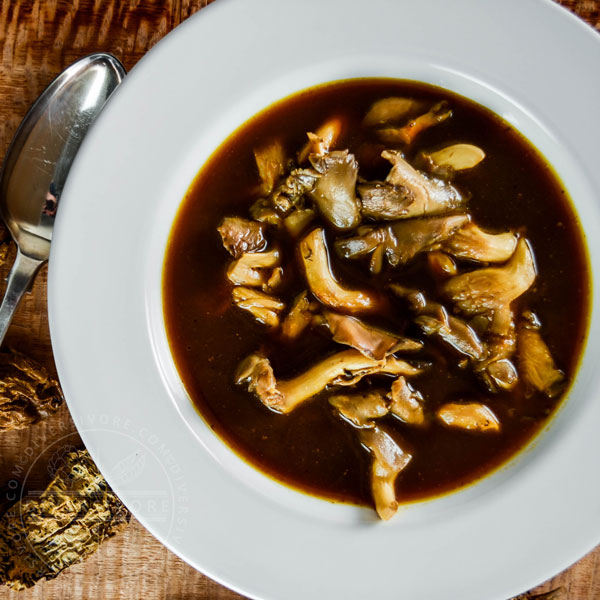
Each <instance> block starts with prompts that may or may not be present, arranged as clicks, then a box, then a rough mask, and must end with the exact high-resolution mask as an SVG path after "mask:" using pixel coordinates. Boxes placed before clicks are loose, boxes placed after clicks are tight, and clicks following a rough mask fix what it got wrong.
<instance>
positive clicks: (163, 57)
mask: <svg viewBox="0 0 600 600" xmlns="http://www.w3.org/2000/svg"><path fill="white" fill-rule="evenodd" d="M598 64H600V38H599V37H598V36H597V34H596V33H594V32H593V30H592V29H591V28H588V27H586V26H584V25H583V24H582V23H581V22H580V21H578V20H577V19H576V18H574V17H573V16H572V15H570V14H569V13H567V12H566V11H564V10H563V9H561V8H559V7H558V6H556V5H554V4H553V3H551V2H550V1H548V0H531V1H530V2H526V3H525V2H522V1H519V0H505V1H503V2H482V1H481V0H454V1H453V2H451V3H447V2H444V1H443V0H433V1H429V2H427V3H424V2H422V3H417V2H412V1H409V0H402V1H396V2H392V1H390V0H371V1H370V2H369V3H358V2H354V1H351V0H326V1H324V0H321V1H318V0H307V1H305V2H303V3H301V4H298V3H291V2H282V1H281V0H254V1H253V2H251V3H250V2H244V1H243V0H219V1H218V2H216V3H215V4H212V5H210V6H209V7H208V8H206V9H204V10H202V11H201V13H200V14H198V15H197V16H195V17H192V18H191V19H189V20H188V21H186V22H185V23H184V24H183V25H182V26H180V27H179V28H177V30H176V31H175V32H174V33H172V34H170V35H169V36H167V38H166V39H165V40H164V41H162V42H160V43H159V44H158V45H157V47H156V48H155V49H153V50H152V51H151V52H150V53H149V54H148V56H147V57H145V58H144V59H143V60H142V61H141V63H140V64H139V66H137V67H136V68H135V69H134V70H133V72H132V73H131V74H130V75H129V76H128V77H127V79H126V81H125V83H124V84H123V85H122V87H121V88H120V89H119V90H118V91H117V93H116V94H115V95H114V97H113V98H112V99H111V101H110V102H109V104H108V106H107V108H106V109H105V111H104V112H103V114H102V115H101V117H100V118H99V120H98V121H97V123H96V124H95V125H94V127H93V129H92V131H91V132H90V134H89V136H88V138H87V139H86V140H85V143H84V145H83V147H82V149H81V151H80V154H79V155H78V157H77V160H76V162H75V165H74V166H73V169H72V171H71V174H70V176H69V180H68V182H67V186H66V188H65V191H64V193H63V196H62V198H61V207H60V211H59V215H58V219H57V224H56V230H55V236H54V240H53V245H52V256H51V262H50V273H49V309H50V325H51V333H52V341H53V347H54V352H55V358H56V363H57V367H58V371H59V375H60V380H61V383H62V386H63V389H64V392H65V395H66V398H67V402H68V405H69V408H70V411H71V414H72V415H73V419H74V420H75V423H76V425H77V427H78V429H79V431H80V433H81V435H82V438H83V440H84V442H85V444H86V446H87V447H88V449H89V450H90V452H91V454H92V456H93V457H94V459H95V460H96V462H97V463H98V466H99V467H100V469H101V470H102V472H103V473H104V474H105V476H106V478H107V480H108V482H109V483H110V484H111V485H112V486H113V488H114V489H115V491H116V492H117V494H118V495H119V496H120V497H121V499H122V500H123V501H124V502H125V504H126V505H127V506H128V507H129V508H130V509H131V510H132V512H133V513H134V515H135V516H136V518H137V519H138V520H140V521H141V522H142V523H143V524H144V525H145V526H146V527H147V528H148V529H149V530H150V531H151V532H152V533H153V534H154V535H155V536H156V537H157V538H158V539H160V540H161V541H162V542H163V543H164V544H166V545H167V546H168V547H169V548H171V549H172V550H173V551H174V552H176V553H177V554H178V555H179V556H181V557H182V558H183V559H184V560H186V561H187V562H188V563H190V564H191V565H193V566H195V567H196V568H198V569H200V570H201V571H203V572H205V573H206V574H207V575H209V576H211V577H212V578H214V579H216V580H217V581H219V582H221V583H223V584H225V585H227V586H229V587H231V588H233V589H235V590H237V591H239V592H241V593H244V594H246V595H248V596H251V597H254V598H264V599H275V598H285V599H286V600H294V599H296V598H297V599H305V598H328V599H335V598H344V599H345V600H351V599H354V598H356V599H359V598H360V599H361V600H362V599H364V598H399V597H405V598H410V599H411V600H418V599H420V598H422V599H427V600H436V599H440V600H441V599H443V600H447V599H448V598H459V597H460V598H461V600H483V599H486V600H487V599H489V600H493V599H497V600H505V599H506V598H507V597H509V596H512V595H515V594H517V593H519V592H521V591H523V590H525V589H528V588H530V587H533V586H534V585H536V584H538V583H540V582H541V581H543V580H545V579H546V578H548V577H550V576H552V575H553V574H555V573H556V572H558V571H560V570H561V569H563V568H565V567H566V566H568V565H569V564H570V563H572V562H574V561H575V560H577V559H578V558H580V557H581V556H582V555H583V554H584V553H586V552H587V551H589V550H590V549H592V548H593V547H594V546H595V545H596V543H598V541H600V511H599V510H598V507H599V506H600V481H599V480H598V477H597V472H598V468H597V461H598V458H599V456H600V436H598V435H597V424H598V423H600V403H599V402H597V399H596V394H597V390H598V389H599V387H600V370H598V369H597V368H596V362H597V360H596V359H595V356H596V355H597V353H598V351H599V345H600V336H599V335H598V334H599V330H600V319H599V317H598V304H599V301H598V299H597V298H596V297H595V296H594V298H593V307H592V321H591V325H590V334H589V339H588V342H587V348H586V351H585V357H584V360H583V363H582V365H581V367H580V369H579V373H578V375H577V378H576V382H575V385H574V387H573V388H572V390H571V392H570V394H569V396H568V400H567V401H566V402H565V403H564V405H563V407H562V408H561V410H560V411H559V412H558V414H557V416H556V417H555V418H554V419H553V420H552V422H551V423H550V424H549V426H548V427H547V428H546V430H545V431H544V432H543V433H542V434H541V435H540V436H539V437H538V439H537V440H536V441H535V443H534V444H532V445H530V448H529V449H528V450H527V451H525V452H523V453H521V454H520V455H519V456H518V457H517V458H516V459H514V460H513V461H511V462H510V463H509V464H508V465H507V466H505V467H504V468H503V469H501V470H499V471H497V472H495V473H494V474H492V475H491V476H489V477H487V478H485V479H484V480H482V481H481V482H479V483H477V484H476V485H473V486H471V487H468V488H466V489H463V490H460V491H458V492H456V493H454V494H451V495H448V496H445V497H442V498H438V499H435V500H432V501H429V502H423V503H417V504H414V505H410V506H407V507H406V508H404V509H403V510H402V511H401V512H400V514H399V515H398V516H397V517H396V518H395V519H394V520H393V521H391V522H389V523H378V522H375V520H374V518H373V517H372V515H371V511H370V510H367V509H361V508H357V507H353V506H347V505H341V504H333V503H330V502H326V501H323V500H319V499H316V498H312V497H310V496H307V495H304V494H302V493H299V492H296V491H293V490H291V489H289V488H287V487H285V486H283V485H280V484H278V483H276V482H275V481H273V480H272V479H270V478H268V477H267V476H265V475H263V474H262V473H260V472H258V471H256V470H255V469H253V468H252V467H250V466H249V465H248V464H246V463H245V462H244V461H242V460H241V459H240V458H238V456H237V455H235V454H234V453H233V452H232V451H231V450H230V449H229V448H228V447H227V446H226V445H225V444H224V443H223V442H222V441H221V440H220V439H219V438H217V437H216V436H215V435H214V433H213V432H212V431H211V430H210V428H209V427H207V425H206V424H205V423H204V421H203V420H202V419H201V418H200V417H199V416H198V414H197V412H196V411H195V409H194V408H193V406H192V404H191V402H190V400H189V398H188V396H187V394H186V392H185V389H184V388H183V386H182V383H181V381H180V379H179V376H178V374H177V371H176V369H175V366H174V363H173V359H172V357H171V354H170V352H169V348H168V345H167V341H166V335H165V327H164V321H163V313H162V298H161V276H162V263H163V258H164V252H165V245H166V241H167V237H168V234H169V231H170V228H171V226H172V223H173V219H174V217H175V213H176V211H177V209H178V207H179V205H180V203H181V201H182V199H183V196H184V194H185V192H186V190H187V188H188V187H189V185H190V183H191V181H192V179H193V178H194V176H195V174H196V173H197V171H198V170H199V168H200V167H201V165H202V164H203V162H204V161H205V160H206V159H207V158H208V157H209V156H210V154H211V153H212V152H213V151H214V150H215V148H216V147H218V146H219V144H220V143H221V142H222V141H223V140H224V139H225V138H226V137H227V136H228V134H229V133H231V132H232V131H233V130H234V129H236V128H237V127H238V126H239V125H240V124H241V123H243V122H244V121H246V120H247V119H248V118H249V117H251V116H252V115H254V114H255V113H256V112H258V111H259V110H261V109H262V108H264V107H266V106H268V105H270V104H272V103H273V102H274V101H275V100H277V99H280V98H282V97H285V96H287V95H289V94H290V93H292V92H295V91H298V90H301V89H304V88H306V87H309V86H312V85H314V84H317V83H322V82H326V81H332V80H339V79H345V78H352V77H365V76H385V77H398V78H403V79H415V80H420V81H425V82H428V83H432V84H435V85H439V86H442V87H445V88H448V89H450V90H452V91H454V92H457V93H459V94H462V95H464V96H467V97H469V98H471V99H473V100H476V101H478V102H480V103H481V104H484V105H486V106H488V107H489V108H491V109H492V110H494V111H495V112H496V113H498V114H500V115H501V116H502V117H503V118H504V119H506V120H507V121H508V122H510V123H511V124H513V125H514V126H515V127H516V128H517V129H518V130H520V131H521V132H522V133H523V134H524V135H525V136H526V137H527V138H528V139H529V140H531V141H532V142H533V143H534V145H535V146H537V148H538V149H539V150H540V151H541V152H542V154H543V155H544V156H545V157H546V159H547V160H548V161H549V162H550V163H551V164H552V165H553V166H554V168H555V170H556V172H557V173H558V175H559V177H560V178H561V179H562V181H563V182H564V184H565V186H566V188H567V189H568V190H569V193H570V195H571V197H572V198H573V201H574V203H575V205H576V208H577V212H578V214H579V217H580V219H581V221H582V223H583V228H584V230H585V232H586V235H587V245H588V249H589V255H590V259H591V265H592V272H593V273H594V274H596V273H598V272H600V240H599V239H598V236H597V235H595V233H596V232H597V231H599V230H600V202H599V200H598V199H599V198H600V170H599V169H598V164H597V157H598V140H599V139H600V121H599V120H598V118H597V111H598V106H600V79H599V78H598V76H597V66H598ZM594 289H595V288H594ZM565 335H568V332H565Z"/></svg>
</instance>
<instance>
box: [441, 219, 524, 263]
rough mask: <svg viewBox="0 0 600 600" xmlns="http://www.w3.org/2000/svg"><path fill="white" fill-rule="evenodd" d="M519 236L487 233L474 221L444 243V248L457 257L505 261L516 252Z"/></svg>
mask: <svg viewBox="0 0 600 600" xmlns="http://www.w3.org/2000/svg"><path fill="white" fill-rule="evenodd" d="M517 242H518V237H517V235H516V234H514V233H512V232H510V231H507V232H505V233H498V234H493V233H487V232H485V231H483V230H482V229H480V228H479V227H477V225H475V224H474V223H467V224H465V225H464V227H462V228H461V229H459V230H458V231H457V232H456V233H455V234H454V235H453V236H451V237H450V238H448V239H446V240H445V241H444V242H443V243H442V250H444V251H446V252H448V254H452V255H453V256H456V257H457V258H467V259H470V260H477V261H481V262H493V263H496V262H505V261H507V260H508V259H509V258H510V257H511V256H512V255H513V253H514V251H515V248H516V247H517Z"/></svg>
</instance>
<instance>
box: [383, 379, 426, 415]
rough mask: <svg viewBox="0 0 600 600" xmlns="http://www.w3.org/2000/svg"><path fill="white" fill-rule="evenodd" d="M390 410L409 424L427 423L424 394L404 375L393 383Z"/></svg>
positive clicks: (390, 394)
mask: <svg viewBox="0 0 600 600" xmlns="http://www.w3.org/2000/svg"><path fill="white" fill-rule="evenodd" d="M389 398H390V400H391V404H390V411H391V413H392V414H393V415H394V416H396V417H398V418H399V419H400V420H401V421H403V422H404V423H407V424H408V425H417V426H421V425H424V424H425V402H424V399H423V395H422V394H421V393H420V392H417V391H416V390H415V389H413V387H412V386H411V385H410V383H408V381H406V379H405V378H404V377H398V378H397V379H396V380H395V381H394V383H392V389H391V391H390V393H389Z"/></svg>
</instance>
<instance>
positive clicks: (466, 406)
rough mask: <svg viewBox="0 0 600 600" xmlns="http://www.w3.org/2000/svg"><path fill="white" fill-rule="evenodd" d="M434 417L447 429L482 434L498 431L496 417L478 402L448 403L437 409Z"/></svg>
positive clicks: (498, 423)
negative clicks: (451, 428)
mask: <svg viewBox="0 0 600 600" xmlns="http://www.w3.org/2000/svg"><path fill="white" fill-rule="evenodd" d="M436 416H437V418H438V420H439V421H440V422H441V423H443V424H444V425H446V426H447V427H453V428H456V429H464V430H465V431H480V432H482V433H488V432H493V433H497V432H498V431H500V421H499V420H498V417H497V416H496V415H495V414H494V413H493V412H492V410H491V409H490V408H489V407H487V406H486V405H485V404H481V403H480V402H448V403H447V404H444V405H443V406H440V408H438V410H437V412H436Z"/></svg>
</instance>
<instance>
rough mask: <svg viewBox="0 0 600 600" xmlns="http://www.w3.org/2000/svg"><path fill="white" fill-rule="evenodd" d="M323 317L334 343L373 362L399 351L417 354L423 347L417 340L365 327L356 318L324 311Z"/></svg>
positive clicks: (365, 325) (368, 326) (369, 326)
mask: <svg viewBox="0 0 600 600" xmlns="http://www.w3.org/2000/svg"><path fill="white" fill-rule="evenodd" d="M323 316H324V318H325V322H326V324H327V327H328V328H329V331H330V332H331V334H332V336H333V339H334V341H336V342H338V343H339V344H346V345H347V346H351V347H352V348H355V349H356V350H358V351H359V352H361V353H362V354H364V355H365V356H367V357H369V358H374V359H375V360H381V359H383V358H385V357H386V356H387V355H389V354H391V353H393V352H397V351H399V350H404V351H408V352H418V351H419V350H421V348H422V347H423V344H422V343H421V342H419V341H417V340H411V339H408V338H403V337H402V336H399V335H394V334H391V333H389V332H387V331H383V330H382V329H379V328H377V327H373V326H371V325H367V324H366V323H364V322H363V321H361V320H359V319H357V318H356V317H350V316H348V315H340V314H338V313H334V312H331V311H324V312H323Z"/></svg>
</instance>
